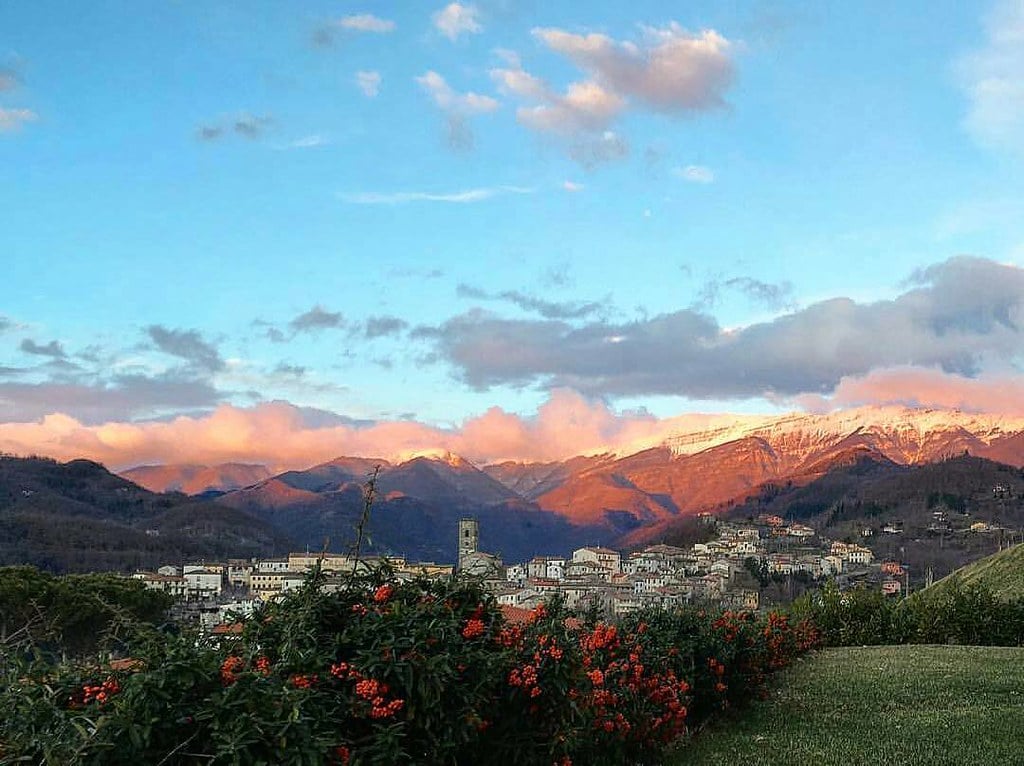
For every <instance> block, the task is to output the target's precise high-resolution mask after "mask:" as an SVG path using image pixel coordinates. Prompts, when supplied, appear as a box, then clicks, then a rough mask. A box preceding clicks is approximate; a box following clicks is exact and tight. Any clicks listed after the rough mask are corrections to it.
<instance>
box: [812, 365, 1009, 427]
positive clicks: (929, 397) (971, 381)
mask: <svg viewBox="0 0 1024 766" xmlns="http://www.w3.org/2000/svg"><path fill="white" fill-rule="evenodd" d="M795 401H796V402H797V403H799V404H800V405H801V406H803V407H806V408H807V409H810V410H812V411H826V410H830V409H838V408H846V407H856V406H861V405H871V404H875V405H879V404H898V405H903V406H908V407H930V408H935V409H957V410H963V411H965V412H991V413H998V414H1005V415H1024V376H1021V375H982V376H979V377H977V378H968V377H964V376H962V375H955V374H953V373H948V372H943V371H942V370H937V369H928V368H922V367H890V368H887V369H879V370H873V371H871V372H870V373H868V374H866V375H858V376H848V377H844V378H843V379H842V380H841V381H840V382H839V385H838V386H836V389H835V392H834V393H833V394H832V395H830V396H828V397H824V396H817V395H805V396H800V397H796V399H795Z"/></svg>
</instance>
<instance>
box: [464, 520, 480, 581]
mask: <svg viewBox="0 0 1024 766" xmlns="http://www.w3.org/2000/svg"><path fill="white" fill-rule="evenodd" d="M479 549H480V522H478V521H477V520H476V519H459V569H462V562H463V560H464V559H465V558H466V556H468V555H470V554H472V553H476V552H477V551H478V550H479Z"/></svg>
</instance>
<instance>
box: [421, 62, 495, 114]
mask: <svg viewBox="0 0 1024 766" xmlns="http://www.w3.org/2000/svg"><path fill="white" fill-rule="evenodd" d="M416 82H418V83H419V84H420V87H422V88H423V90H425V91H426V92H427V93H428V94H429V95H430V97H431V99H433V101H434V103H435V104H437V105H438V106H439V107H440V108H441V109H443V110H445V111H446V112H456V113H458V114H463V115H472V114H483V113H486V112H493V111H494V110H496V109H497V108H498V106H499V104H498V101H497V100H496V99H493V98H491V97H490V96H483V95H481V94H479V93H457V92H455V90H453V89H452V87H451V86H450V85H449V84H448V83H447V82H446V81H445V79H444V78H443V77H442V76H441V75H439V74H438V73H437V72H435V71H433V70H430V71H428V72H427V73H425V74H422V75H420V76H419V77H417V78H416Z"/></svg>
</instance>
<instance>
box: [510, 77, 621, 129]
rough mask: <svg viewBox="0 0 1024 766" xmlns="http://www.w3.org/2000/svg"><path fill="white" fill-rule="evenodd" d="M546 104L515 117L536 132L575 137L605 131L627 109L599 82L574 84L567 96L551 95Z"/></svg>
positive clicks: (619, 98)
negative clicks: (586, 132)
mask: <svg viewBox="0 0 1024 766" xmlns="http://www.w3.org/2000/svg"><path fill="white" fill-rule="evenodd" d="M546 101H547V103H544V104H540V105H538V106H531V107H521V108H520V109H518V110H517V111H516V118H517V119H518V120H519V122H521V123H522V124H523V125H526V126H527V127H528V128H533V129H534V130H540V131H547V132H551V133H564V134H573V133H578V132H580V131H594V130H603V129H605V128H606V127H607V126H608V125H610V124H611V122H612V120H614V119H615V118H616V117H617V116H618V115H619V113H620V112H621V111H622V110H623V108H624V107H625V105H626V104H625V101H624V100H623V99H622V98H621V97H620V96H618V95H617V94H615V93H613V92H612V91H609V90H606V89H605V88H602V87H601V86H600V85H598V84H597V83H596V82H590V81H586V82H574V83H572V84H571V85H570V86H569V87H568V89H567V90H566V92H565V95H557V94H551V95H550V96H549V97H548V98H547V99H546Z"/></svg>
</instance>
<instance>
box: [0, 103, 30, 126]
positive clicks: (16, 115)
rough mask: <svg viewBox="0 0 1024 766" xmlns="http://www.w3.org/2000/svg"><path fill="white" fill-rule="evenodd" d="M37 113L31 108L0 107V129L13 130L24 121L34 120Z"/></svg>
mask: <svg viewBox="0 0 1024 766" xmlns="http://www.w3.org/2000/svg"><path fill="white" fill-rule="evenodd" d="M38 119H39V115H37V114H36V113H35V112H33V111H32V110H31V109H4V108H3V107H0V131H3V130H15V129H17V128H20V127H21V126H22V125H24V124H25V123H26V122H35V121H36V120H38Z"/></svg>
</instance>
